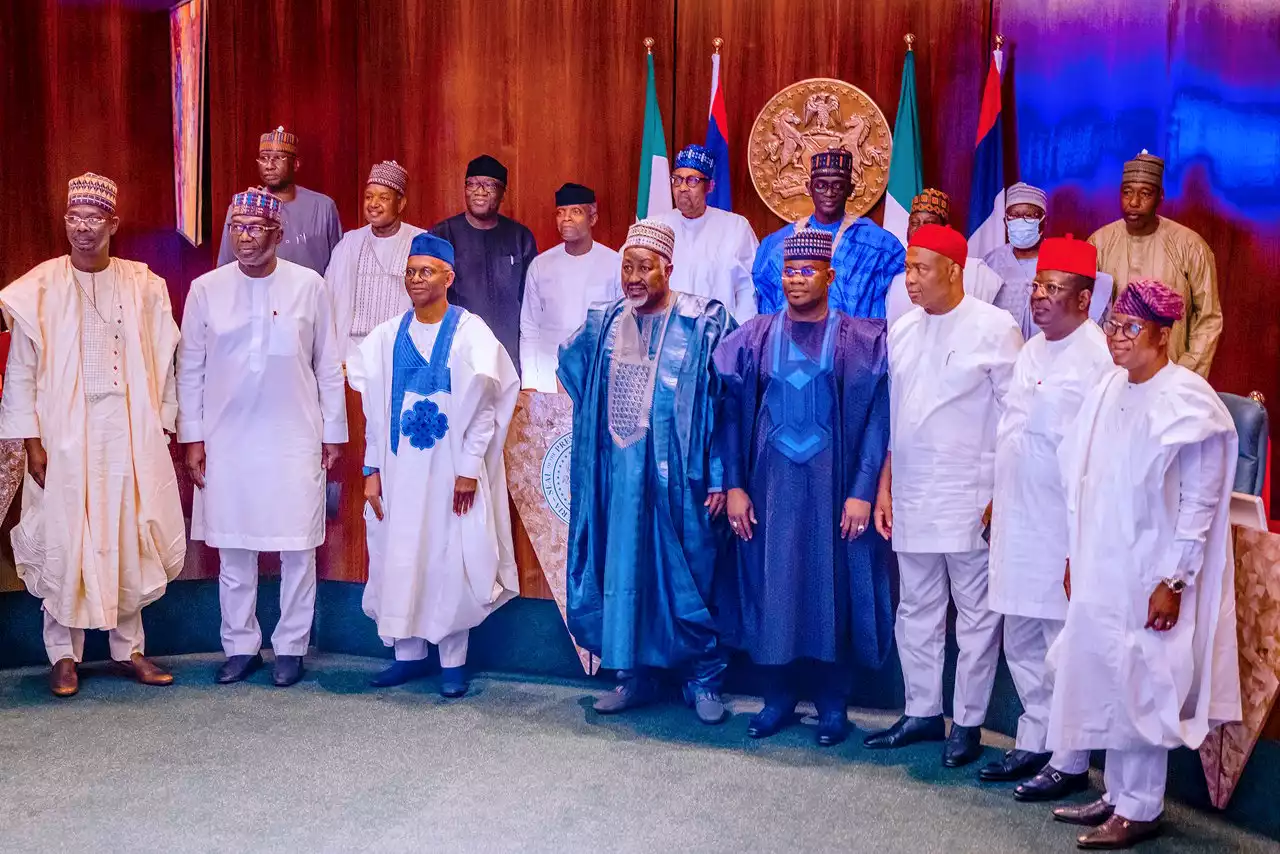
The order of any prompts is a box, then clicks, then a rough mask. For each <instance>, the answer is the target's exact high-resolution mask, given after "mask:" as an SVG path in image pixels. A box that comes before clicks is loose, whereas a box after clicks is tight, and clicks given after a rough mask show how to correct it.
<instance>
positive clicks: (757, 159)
mask: <svg viewBox="0 0 1280 854" xmlns="http://www.w3.org/2000/svg"><path fill="white" fill-rule="evenodd" d="M828 148H846V149H848V150H849V151H850V152H852V153H853V193H852V195H850V196H849V201H848V203H847V204H846V205H845V210H847V211H848V212H849V213H851V214H853V215H855V216H862V215H863V214H865V213H866V212H867V211H869V210H871V208H872V207H874V206H875V203H876V202H877V201H878V200H879V198H880V195H881V194H882V193H884V191H885V187H886V186H887V185H888V181H889V158H890V155H891V153H892V150H893V136H892V134H891V133H890V132H889V123H888V122H887V121H886V120H885V117H884V113H882V112H880V108H879V107H877V106H876V103H875V101H872V100H871V97H870V96H869V95H868V94H867V93H866V92H863V91H862V90H861V89H859V88H858V87H857V86H854V85H852V84H850V83H846V82H844V81H843V80H833V79H831V78H830V77H814V78H812V79H810V80H801V81H800V82H799V83H792V84H791V85H790V86H788V87H787V88H785V89H783V90H782V91H781V92H779V93H778V94H776V95H774V96H773V97H772V98H770V99H769V103H767V104H765V105H764V109H763V110H761V111H760V115H758V116H756V121H755V124H753V125H752V126H751V138H750V140H749V141H748V143H747V161H748V163H749V165H750V169H751V183H753V184H754V185H755V188H756V192H757V193H759V194H760V198H761V199H763V200H764V203H765V204H766V205H768V206H769V209H770V210H771V211H773V212H774V213H775V214H777V215H778V216H780V217H782V218H783V219H784V220H786V221H787V222H795V221H796V220H798V219H800V217H802V216H806V215H808V214H811V213H813V200H812V199H811V198H809V194H808V193H807V192H806V191H805V188H804V185H805V182H806V181H808V180H809V158H810V157H812V156H813V155H814V154H815V153H817V152H819V151H823V150H825V149H828Z"/></svg>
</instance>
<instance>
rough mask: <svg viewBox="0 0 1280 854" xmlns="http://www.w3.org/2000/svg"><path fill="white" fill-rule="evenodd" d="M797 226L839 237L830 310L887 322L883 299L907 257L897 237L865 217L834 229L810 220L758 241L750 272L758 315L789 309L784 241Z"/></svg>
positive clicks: (851, 218)
mask: <svg viewBox="0 0 1280 854" xmlns="http://www.w3.org/2000/svg"><path fill="white" fill-rule="evenodd" d="M798 227H803V228H816V229H818V230H820V231H825V232H828V233H829V234H831V235H832V236H833V237H834V238H835V249H834V257H833V258H832V261H831V266H832V267H834V268H835V270H836V280H835V281H834V282H833V283H832V284H831V296H830V300H831V307H832V308H834V309H839V310H840V311H842V312H844V313H845V314H847V315H850V316H852V317H884V316H885V313H884V301H885V295H886V294H888V293H889V284H890V283H891V282H892V281H893V277H894V276H896V275H898V274H899V273H901V272H902V271H903V269H904V268H905V265H906V263H907V253H906V250H905V249H903V248H902V244H901V243H899V242H898V238H896V237H894V236H893V235H892V234H890V233H889V232H887V231H885V230H884V229H883V228H881V227H880V226H878V225H876V224H875V223H874V222H872V221H871V220H869V219H867V218H866V217H857V218H853V217H846V218H845V219H844V220H841V221H838V222H833V223H830V224H824V223H820V222H818V221H817V220H816V219H814V218H813V217H806V218H805V219H803V220H801V221H800V223H799V224H797V223H789V224H787V225H784V226H783V227H782V228H780V229H778V230H777V231H775V232H774V233H773V234H770V235H769V236H768V237H766V238H765V239H764V240H762V241H760V248H759V249H757V250H756V260H755V264H753V265H752V268H751V278H752V280H753V281H754V282H755V285H756V304H757V306H758V307H759V309H760V313H761V314H773V313H775V312H778V311H781V310H782V309H784V308H786V307H787V299H786V297H785V296H784V295H783V293H782V241H784V240H786V239H787V238H788V237H790V236H791V235H793V234H795V232H796V229H797V228H798Z"/></svg>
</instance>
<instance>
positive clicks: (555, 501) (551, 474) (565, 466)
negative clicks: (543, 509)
mask: <svg viewBox="0 0 1280 854" xmlns="http://www.w3.org/2000/svg"><path fill="white" fill-rule="evenodd" d="M572 450H573V433H561V434H560V435H559V436H557V437H556V439H555V441H554V442H552V443H551V445H550V446H549V447H548V448H547V452H546V453H545V454H544V455H543V457H542V497H543V498H545V499H546V500H547V506H548V507H550V508H551V512H552V513H554V514H556V516H557V517H559V519H560V521H561V522H564V523H565V524H566V525H568V524H569V460H570V458H571V451H572Z"/></svg>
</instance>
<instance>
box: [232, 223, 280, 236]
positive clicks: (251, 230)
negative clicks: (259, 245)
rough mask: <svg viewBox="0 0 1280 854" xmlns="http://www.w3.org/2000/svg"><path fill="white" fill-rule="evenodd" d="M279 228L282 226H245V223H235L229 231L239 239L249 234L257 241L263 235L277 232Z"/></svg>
mask: <svg viewBox="0 0 1280 854" xmlns="http://www.w3.org/2000/svg"><path fill="white" fill-rule="evenodd" d="M279 227H280V226H278V225H257V224H254V225H245V224H244V223H240V222H233V223H231V227H230V228H229V229H227V230H228V231H230V232H231V234H232V235H234V236H236V237H239V236H240V235H242V234H247V235H249V236H250V237H252V238H253V239H254V240H257V239H258V238H259V237H261V236H262V235H264V234H266V233H268V232H271V231H275V230H276V229H277V228H279Z"/></svg>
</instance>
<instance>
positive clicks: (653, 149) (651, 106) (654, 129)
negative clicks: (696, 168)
mask: <svg viewBox="0 0 1280 854" xmlns="http://www.w3.org/2000/svg"><path fill="white" fill-rule="evenodd" d="M648 62H649V82H648V84H647V85H646V86H645V99H644V141H643V144H642V145H641V148H640V185H639V187H638V189H637V190H636V219H646V218H648V217H652V216H657V215H658V214H660V213H663V212H664V211H669V210H671V163H670V161H668V160H667V135H666V134H665V133H663V130H662V113H661V111H660V110H659V109H658V87H657V84H656V83H654V80H653V54H649V56H648Z"/></svg>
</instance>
